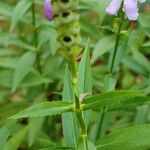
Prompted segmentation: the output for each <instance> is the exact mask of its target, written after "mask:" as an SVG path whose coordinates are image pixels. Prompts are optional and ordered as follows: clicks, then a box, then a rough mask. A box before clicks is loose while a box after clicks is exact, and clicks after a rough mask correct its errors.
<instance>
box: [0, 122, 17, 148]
mask: <svg viewBox="0 0 150 150" xmlns="http://www.w3.org/2000/svg"><path fill="white" fill-rule="evenodd" d="M15 125H16V121H11V122H9V123H7V124H6V125H5V126H4V127H2V128H1V129H0V148H1V149H4V146H5V143H6V141H7V138H8V137H9V136H10V134H11V132H12V130H13V128H14V127H15Z"/></svg>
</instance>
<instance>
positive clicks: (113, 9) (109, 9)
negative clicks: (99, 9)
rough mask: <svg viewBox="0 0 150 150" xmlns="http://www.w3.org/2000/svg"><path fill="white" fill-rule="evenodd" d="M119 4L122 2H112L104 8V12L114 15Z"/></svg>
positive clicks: (117, 0)
mask: <svg viewBox="0 0 150 150" xmlns="http://www.w3.org/2000/svg"><path fill="white" fill-rule="evenodd" d="M121 3H122V0H113V1H112V2H111V3H110V4H109V6H108V7H107V8H106V12H107V13H108V14H110V15H116V14H117V12H118V10H119V8H120V6H121Z"/></svg>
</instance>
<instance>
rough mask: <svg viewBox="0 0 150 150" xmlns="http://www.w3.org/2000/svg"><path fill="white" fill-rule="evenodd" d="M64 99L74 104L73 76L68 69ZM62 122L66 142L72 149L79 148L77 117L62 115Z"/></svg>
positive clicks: (70, 114) (71, 114)
mask: <svg viewBox="0 0 150 150" xmlns="http://www.w3.org/2000/svg"><path fill="white" fill-rule="evenodd" d="M63 99H65V100H66V101H68V102H74V100H75V96H74V93H73V87H72V83H71V75H70V72H69V69H68V66H67V67H66V71H65V78H64V88H63ZM62 122H63V134H64V138H65V141H66V143H67V145H68V146H70V147H77V143H76V142H77V139H78V136H79V135H78V134H79V133H78V129H77V122H76V118H75V115H74V114H73V113H68V114H62Z"/></svg>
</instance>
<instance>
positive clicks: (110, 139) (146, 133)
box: [96, 124, 150, 150]
mask: <svg viewBox="0 0 150 150" xmlns="http://www.w3.org/2000/svg"><path fill="white" fill-rule="evenodd" d="M96 148H97V150H108V149H111V150H116V149H119V150H124V149H126V150H133V149H138V150H142V149H149V148H150V125H148V124H146V125H139V126H133V127H129V128H124V129H121V130H119V131H116V132H113V133H110V134H108V135H106V136H104V137H101V138H100V139H99V140H98V141H97V143H96Z"/></svg>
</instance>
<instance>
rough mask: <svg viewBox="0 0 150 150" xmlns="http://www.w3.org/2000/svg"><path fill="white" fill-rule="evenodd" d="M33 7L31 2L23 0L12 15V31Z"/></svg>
mask: <svg viewBox="0 0 150 150" xmlns="http://www.w3.org/2000/svg"><path fill="white" fill-rule="evenodd" d="M31 5H32V1H30V0H21V1H19V2H18V4H17V6H16V7H15V9H14V12H13V15H12V22H11V27H10V31H12V30H13V29H14V27H15V26H16V24H17V22H18V21H19V19H20V18H21V17H23V15H24V14H25V13H26V12H27V10H28V9H29V8H30V7H31Z"/></svg>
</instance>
